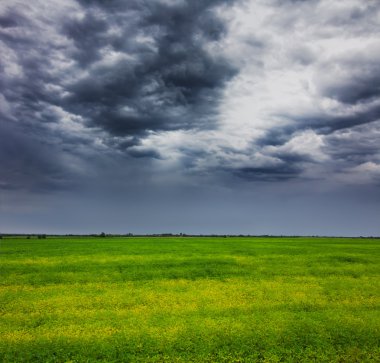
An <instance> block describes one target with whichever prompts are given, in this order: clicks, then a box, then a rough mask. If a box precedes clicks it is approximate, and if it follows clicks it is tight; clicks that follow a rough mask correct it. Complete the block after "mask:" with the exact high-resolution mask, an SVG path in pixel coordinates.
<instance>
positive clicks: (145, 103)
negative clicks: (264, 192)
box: [0, 0, 380, 195]
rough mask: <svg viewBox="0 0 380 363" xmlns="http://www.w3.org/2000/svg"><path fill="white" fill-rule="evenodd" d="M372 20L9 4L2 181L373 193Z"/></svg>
mask: <svg viewBox="0 0 380 363" xmlns="http://www.w3.org/2000/svg"><path fill="white" fill-rule="evenodd" d="M379 19H380V4H379V3H378V2H369V1H368V2H362V1H359V0H349V1H344V2H343V1H330V0H315V1H314V0H312V1H277V0H268V1H256V0H202V1H190V0H152V1H143V0H130V1H122V0H110V1H100V0H53V1H49V2H46V1H42V0H36V1H33V3H30V2H27V1H24V0H20V1H17V2H14V1H7V0H5V1H2V2H1V3H0V53H1V57H0V166H1V170H2V173H1V175H0V189H1V190H2V193H3V195H5V194H9V195H10V194H11V193H15V192H17V191H22V192H23V193H24V192H25V193H29V192H30V193H35V192H38V193H56V192H57V191H58V190H60V191H64V190H66V191H73V193H74V190H80V188H86V187H88V186H89V185H91V186H94V187H95V186H96V185H98V186H99V185H103V184H104V185H109V183H111V182H110V180H112V183H115V185H114V186H113V188H116V189H117V188H120V190H121V191H120V193H122V190H127V189H128V188H129V187H130V186H131V184H133V185H135V186H136V185H145V186H146V187H147V188H150V187H152V188H153V189H154V186H157V185H173V186H175V187H176V188H179V189H181V187H183V188H184V190H185V189H186V188H188V187H189V185H191V186H194V185H204V184H209V185H214V186H215V187H220V188H227V189H230V190H234V188H250V187H249V185H255V186H257V185H258V184H260V185H261V187H266V186H267V185H277V186H278V188H283V187H284V185H285V186H286V185H289V186H290V185H293V184H294V183H298V182H300V183H306V184H307V183H310V185H314V183H316V182H318V183H322V184H324V185H326V187H330V186H332V185H335V186H337V185H343V186H345V187H348V188H349V187H355V188H358V186H360V187H361V188H363V191H364V190H366V189H365V188H375V189H376V190H378V188H379V185H380V148H379V146H378V145H379V144H380V131H379V130H380V126H379V123H380V20H379ZM116 184H117V185H116ZM105 188H107V187H105ZM110 188H111V187H110ZM123 188H124V189H123ZM276 188H277V187H276ZM371 190H372V189H371ZM75 193H76V192H75ZM185 194H186V193H185Z"/></svg>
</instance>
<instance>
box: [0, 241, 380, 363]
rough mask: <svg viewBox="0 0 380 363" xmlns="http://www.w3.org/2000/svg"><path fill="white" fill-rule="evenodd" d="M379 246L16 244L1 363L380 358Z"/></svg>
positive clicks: (5, 250) (6, 259) (7, 248)
mask: <svg viewBox="0 0 380 363" xmlns="http://www.w3.org/2000/svg"><path fill="white" fill-rule="evenodd" d="M379 242H380V240H376V239H338V238H330V239H329V238H263V239H261V238H195V237H193V238H132V237H129V238H48V239H46V240H38V239H25V238H12V239H11V238H9V239H7V238H6V239H3V240H1V241H0V244H1V248H0V253H1V267H0V269H1V270H0V272H1V279H0V316H1V320H0V361H3V362H12V363H13V362H376V361H380V348H379V346H380V344H379V343H380V310H379V307H380V304H379V302H380V250H379V246H380V245H379Z"/></svg>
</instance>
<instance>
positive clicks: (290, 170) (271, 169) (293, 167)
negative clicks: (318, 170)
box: [234, 158, 302, 182]
mask: <svg viewBox="0 0 380 363" xmlns="http://www.w3.org/2000/svg"><path fill="white" fill-rule="evenodd" d="M292 159H293V158H292ZM296 159H297V160H294V159H293V160H292V161H293V162H292V163H285V162H281V163H280V164H279V165H273V166H265V167H244V168H239V169H237V170H235V171H234V173H235V174H236V175H237V176H238V177H240V178H243V179H247V180H253V181H263V182H277V181H285V180H289V179H294V178H296V177H297V176H299V175H300V174H301V172H302V168H301V165H299V164H298V163H296V162H294V161H297V162H298V161H299V159H298V158H296Z"/></svg>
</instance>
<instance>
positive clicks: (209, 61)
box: [0, 0, 236, 182]
mask: <svg viewBox="0 0 380 363" xmlns="http://www.w3.org/2000/svg"><path fill="white" fill-rule="evenodd" d="M69 3H70V2H68V4H69ZM228 3H229V1H226V0H213V1H201V2H193V1H174V2H160V1H152V2H143V1H130V2H127V3H126V2H125V1H107V2H103V1H80V2H79V3H76V5H75V3H73V4H71V5H70V6H72V8H68V10H64V9H61V10H59V9H58V10H57V9H54V8H53V7H46V8H45V9H44V10H41V12H39V10H38V6H39V5H38V4H36V7H35V8H30V9H29V10H33V12H31V13H30V14H29V13H28V6H24V7H23V6H22V4H20V5H19V4H12V3H9V4H8V5H7V6H6V7H5V11H3V13H2V14H1V15H0V40H1V42H2V43H1V44H2V48H3V49H4V54H6V56H5V57H4V58H3V60H2V61H0V71H1V76H0V87H1V93H2V97H3V103H4V105H6V106H7V107H6V108H7V114H6V115H5V114H4V115H3V119H2V122H12V121H13V122H14V121H17V122H18V123H19V125H18V126H17V128H18V130H19V132H20V133H21V134H29V140H30V141H29V143H30V144H31V145H33V144H36V145H37V144H38V145H40V144H41V141H43V142H47V143H51V142H55V141H58V142H59V143H60V144H61V145H66V147H67V146H68V145H71V146H72V148H71V150H70V152H71V153H74V154H75V152H76V151H75V149H76V148H77V147H79V146H80V147H82V148H83V147H84V146H85V144H86V143H87V144H89V143H90V141H89V140H88V139H89V138H91V137H92V138H93V140H95V139H96V137H100V138H101V139H102V143H103V145H107V146H108V147H109V148H111V150H110V151H112V149H114V150H115V152H120V151H123V152H125V153H126V155H129V156H131V157H136V158H140V157H144V158H156V159H157V158H160V157H161V156H160V154H159V152H158V151H157V150H154V149H153V148H136V146H138V145H139V144H140V143H141V139H142V138H144V137H145V136H146V135H147V134H148V133H150V132H155V131H163V130H182V129H197V128H202V129H203V128H205V129H210V128H213V127H215V109H216V107H217V105H218V102H219V94H220V92H221V91H222V90H223V87H224V84H225V82H226V81H227V80H229V79H230V78H231V77H232V76H233V75H234V74H235V73H236V70H235V69H234V68H233V67H232V66H231V65H230V64H229V63H228V62H227V61H226V60H224V59H223V58H222V57H221V56H219V55H218V54H217V53H213V52H212V51H210V49H206V48H207V47H210V46H215V47H218V41H219V40H220V39H221V37H222V36H223V34H224V32H225V25H224V24H223V23H222V21H221V20H219V19H218V17H217V16H216V14H215V12H214V9H215V7H216V6H219V5H223V4H224V5H225V4H228ZM79 4H80V5H79ZM67 122H69V123H71V124H70V127H71V128H73V125H72V124H73V123H78V124H80V125H81V126H82V127H84V128H87V130H88V131H87V136H85V135H83V137H81V135H75V131H73V130H75V128H73V129H68V128H67V127H68V126H67ZM54 126H57V127H55V128H54ZM29 129H32V130H34V131H32V132H28V130H29ZM81 132H82V133H83V132H84V131H83V130H82V131H81ZM99 135H101V136H99ZM0 137H1V138H3V137H6V136H5V134H3V135H1V136H0ZM1 145H2V146H0V147H1V148H2V149H3V153H4V154H7V153H9V150H5V146H4V143H1ZM55 152H56V153H57V154H55ZM59 153H60V151H59V149H57V150H56V151H54V150H53V149H52V150H51V153H50V156H49V158H51V159H54V157H56V158H57V159H59ZM21 154H22V152H21V153H20V156H19V155H18V154H17V153H11V158H13V159H15V160H14V163H15V165H18V162H19V160H18V158H19V157H20V158H22V156H21ZM39 156H41V154H39V152H38V147H36V153H35V155H34V158H35V160H38V158H39ZM42 159H44V158H42ZM20 162H21V163H22V161H20ZM46 164H49V163H46V162H45V160H41V165H35V169H34V170H35V173H36V175H37V174H38V173H40V174H41V175H50V174H51V175H55V172H53V171H51V172H49V170H47V169H46V167H45V166H46ZM7 165H8V164H7ZM8 166H9V165H8ZM19 166H20V173H21V174H22V170H25V169H24V168H23V167H22V166H21V165H19ZM13 179H14V178H13V177H12V180H13ZM20 179H22V177H21V176H20ZM32 179H33V178H32ZM53 179H54V178H53ZM20 182H21V180H20Z"/></svg>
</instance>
